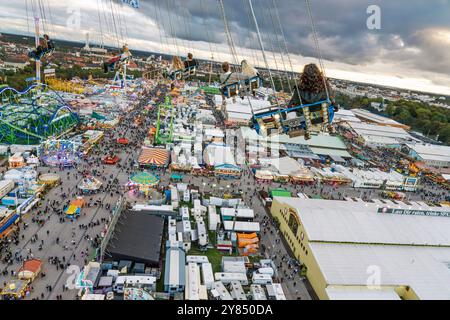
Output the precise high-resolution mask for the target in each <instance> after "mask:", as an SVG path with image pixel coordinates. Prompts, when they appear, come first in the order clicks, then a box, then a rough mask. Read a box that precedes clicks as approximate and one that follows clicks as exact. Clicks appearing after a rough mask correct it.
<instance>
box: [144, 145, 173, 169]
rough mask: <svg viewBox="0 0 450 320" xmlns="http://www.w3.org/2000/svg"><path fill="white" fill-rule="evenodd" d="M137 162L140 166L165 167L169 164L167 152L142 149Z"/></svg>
mask: <svg viewBox="0 0 450 320" xmlns="http://www.w3.org/2000/svg"><path fill="white" fill-rule="evenodd" d="M138 161H139V164H140V165H142V166H156V167H166V166H167V165H168V164H169V150H166V149H159V148H149V147H142V152H141V155H140V156H139V160H138Z"/></svg>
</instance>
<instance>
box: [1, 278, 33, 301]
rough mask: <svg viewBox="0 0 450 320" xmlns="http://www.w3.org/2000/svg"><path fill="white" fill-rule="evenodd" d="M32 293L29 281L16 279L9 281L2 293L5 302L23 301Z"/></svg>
mask: <svg viewBox="0 0 450 320" xmlns="http://www.w3.org/2000/svg"><path fill="white" fill-rule="evenodd" d="M29 292H30V287H29V281H27V280H20V279H14V280H11V281H9V282H8V283H7V284H6V285H5V287H4V288H3V289H2V291H1V292H0V295H1V296H2V299H3V300H21V299H23V298H25V297H26V296H27V295H28V294H29Z"/></svg>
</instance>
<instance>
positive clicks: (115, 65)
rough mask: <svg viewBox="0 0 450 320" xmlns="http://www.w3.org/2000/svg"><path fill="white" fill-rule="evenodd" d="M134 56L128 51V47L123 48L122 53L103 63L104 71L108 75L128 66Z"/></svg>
mask: <svg viewBox="0 0 450 320" xmlns="http://www.w3.org/2000/svg"><path fill="white" fill-rule="evenodd" d="M131 57H132V54H131V52H130V50H129V49H128V46H127V45H124V46H123V47H122V53H121V54H119V55H116V56H114V57H112V58H111V59H109V60H108V61H105V62H103V71H104V72H105V73H108V72H110V71H117V70H119V69H120V67H121V66H122V65H124V64H128V63H129V62H130V60H131Z"/></svg>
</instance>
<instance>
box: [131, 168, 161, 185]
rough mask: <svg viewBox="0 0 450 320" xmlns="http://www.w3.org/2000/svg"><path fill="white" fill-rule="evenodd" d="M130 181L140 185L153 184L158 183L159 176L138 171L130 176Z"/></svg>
mask: <svg viewBox="0 0 450 320" xmlns="http://www.w3.org/2000/svg"><path fill="white" fill-rule="evenodd" d="M130 182H131V183H133V184H137V185H142V186H155V185H157V184H158V183H159V178H158V177H157V176H155V175H154V174H151V173H149V172H145V171H144V172H139V173H136V174H133V175H132V176H131V177H130Z"/></svg>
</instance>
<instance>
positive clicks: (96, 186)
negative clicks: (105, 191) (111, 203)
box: [78, 176, 102, 194]
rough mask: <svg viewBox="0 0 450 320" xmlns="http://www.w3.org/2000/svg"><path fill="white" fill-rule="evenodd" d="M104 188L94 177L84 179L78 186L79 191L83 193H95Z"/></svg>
mask: <svg viewBox="0 0 450 320" xmlns="http://www.w3.org/2000/svg"><path fill="white" fill-rule="evenodd" d="M101 186H102V182H101V181H100V180H98V179H96V178H95V177H93V176H87V177H84V178H83V179H82V180H81V181H80V184H79V185H78V189H80V190H81V191H82V192H83V193H88V194H89V193H95V192H98V190H100V188H101Z"/></svg>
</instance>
